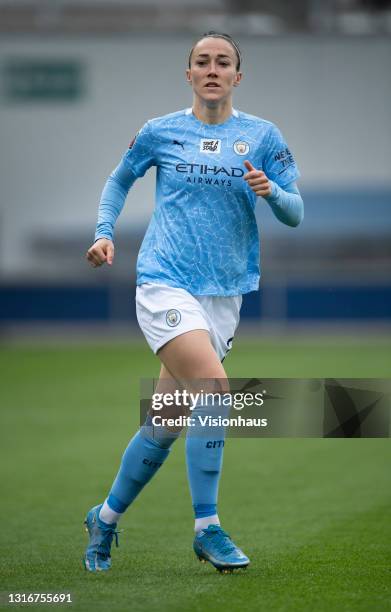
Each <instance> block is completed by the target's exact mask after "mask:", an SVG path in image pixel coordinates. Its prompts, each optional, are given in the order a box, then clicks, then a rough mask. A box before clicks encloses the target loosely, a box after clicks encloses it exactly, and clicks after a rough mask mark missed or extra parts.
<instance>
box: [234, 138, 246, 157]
mask: <svg viewBox="0 0 391 612" xmlns="http://www.w3.org/2000/svg"><path fill="white" fill-rule="evenodd" d="M249 150H250V145H249V144H248V142H245V141H244V140H237V141H236V142H234V151H235V153H237V154H238V155H247V153H248V152H249Z"/></svg>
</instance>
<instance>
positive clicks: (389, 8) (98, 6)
mask: <svg viewBox="0 0 391 612" xmlns="http://www.w3.org/2000/svg"><path fill="white" fill-rule="evenodd" d="M208 29H218V30H222V31H227V32H230V33H231V34H232V35H233V36H235V37H237V39H238V41H239V43H240V45H241V47H242V51H243V56H244V65H243V70H244V79H243V82H242V85H241V87H240V88H239V90H238V91H237V95H236V98H235V101H234V103H235V106H236V107H238V108H240V109H243V110H245V111H247V112H250V113H254V114H256V115H260V116H262V117H265V118H266V119H268V120H271V121H273V122H275V123H277V125H278V126H279V127H280V128H281V130H282V132H283V133H284V135H285V137H286V139H287V141H288V143H289V145H290V146H291V148H292V150H293V152H294V154H295V156H296V158H297V161H298V164H299V167H300V169H301V172H302V179H301V180H300V188H301V191H302V193H303V196H304V202H305V209H306V213H305V220H304V223H303V224H302V226H300V228H298V229H295V230H292V229H291V228H288V227H285V226H283V225H282V224H280V223H279V222H277V221H276V220H275V219H274V218H273V216H272V214H271V211H270V210H269V209H268V207H267V206H266V205H263V204H262V203H261V202H260V203H259V205H258V213H257V214H258V218H259V225H260V228H261V244H262V270H263V279H262V290H261V292H260V293H252V294H250V295H248V296H246V299H245V303H244V308H243V316H242V322H243V324H242V326H241V330H242V334H245V332H246V322H247V323H248V324H249V327H250V329H251V333H252V335H253V337H254V330H256V331H257V332H259V333H260V334H261V333H269V332H270V333H272V334H279V335H281V334H286V333H287V332H288V331H291V330H296V329H299V330H300V333H305V332H307V331H309V332H311V333H312V332H313V331H314V329H315V330H316V331H319V330H324V329H325V328H326V330H327V333H329V331H330V326H332V327H333V329H337V330H338V334H341V333H342V334H344V333H345V332H346V333H348V334H351V333H353V334H357V333H358V332H360V333H364V332H367V331H369V332H370V333H376V334H378V333H379V332H380V334H381V335H382V336H383V337H384V333H385V331H386V332H387V331H388V329H389V325H390V322H391V280H390V269H391V266H390V264H391V241H390V235H391V213H390V206H391V174H390V142H391V123H390V104H389V101H390V99H391V79H390V71H389V60H390V57H391V53H390V51H391V37H390V34H391V3H390V2H387V1H385V0H383V1H381V0H377V1H364V0H362V1H359V0H333V1H331V0H329V1H326V0H325V1H319V0H312V1H310V0H306V1H303V0H300V1H297V2H294V3H287V2H279V1H276V0H274V1H273V2H271V1H268V0H264V1H255V0H241V1H240V2H238V1H236V0H208V1H206V0H199V1H198V2H195V1H194V0H168V1H166V2H162V1H159V0H148V1H143V2H140V1H138V0H78V1H77V2H76V1H71V0H12V1H7V0H0V55H1V64H0V75H1V79H0V88H1V89H0V112H1V124H2V130H1V133H2V138H1V141H0V148H1V153H0V154H1V159H2V164H1V167H2V179H1V185H2V189H1V212H0V222H1V225H0V325H1V328H0V329H1V336H2V338H3V339H11V338H14V337H24V338H26V337H27V336H28V335H29V336H30V337H31V336H34V335H37V336H38V337H39V338H40V339H42V338H43V334H44V331H45V330H46V331H48V330H49V337H53V334H54V333H55V332H56V331H57V332H58V331H60V330H61V329H62V330H63V329H64V327H65V329H66V330H68V329H69V325H73V326H74V325H75V324H76V328H77V329H78V333H79V334H80V333H83V334H84V335H88V334H90V335H91V336H94V334H96V333H98V334H99V335H100V337H102V334H103V333H106V334H107V335H108V337H109V338H111V337H112V338H114V337H115V336H117V337H118V336H119V335H120V336H121V337H124V333H125V334H126V333H128V332H129V333H130V334H131V335H134V334H136V336H137V335H138V336H139V337H141V336H140V334H139V332H138V331H137V328H136V325H135V311H134V299H133V295H134V285H135V260H136V255H137V250H138V247H139V244H140V241H141V239H142V236H143V233H144V231H145V227H146V224H147V222H148V220H149V218H150V215H151V212H152V209H153V200H154V171H153V170H152V171H150V172H149V173H148V174H147V176H146V177H145V178H144V179H143V180H141V181H139V182H138V183H137V184H136V185H135V187H134V188H133V190H132V191H131V193H130V195H129V198H128V201H127V205H126V209H125V210H124V212H123V214H122V216H121V218H120V221H119V223H118V225H117V231H116V246H117V252H116V261H115V265H114V267H113V268H112V269H111V270H103V269H102V270H99V271H93V270H92V269H90V268H89V267H88V266H87V264H86V262H85V259H84V254H85V251H86V249H87V248H88V246H89V245H90V243H91V241H92V239H93V233H94V226H95V221H96V214H97V205H98V201H99V196H100V192H101V189H102V187H103V184H104V181H105V179H106V177H107V175H108V174H109V172H110V171H111V169H112V168H113V167H114V166H115V165H116V163H117V161H118V160H119V159H120V156H121V155H122V153H123V151H124V150H125V149H126V148H127V145H128V142H129V141H130V139H131V138H132V137H133V135H134V134H135V133H136V131H137V130H138V129H139V128H140V127H141V126H142V125H143V123H144V122H145V121H146V120H147V119H148V118H151V117H154V116H159V115H163V114H165V113H168V112H171V111H173V110H176V109H180V108H184V107H186V106H189V105H190V104H191V91H190V89H189V88H188V87H187V85H186V84H185V82H184V69H185V65H186V59H187V54H188V50H189V47H190V46H191V44H192V41H193V40H194V38H195V37H197V36H198V35H199V33H202V32H203V31H206V30H208ZM67 333H68V332H67Z"/></svg>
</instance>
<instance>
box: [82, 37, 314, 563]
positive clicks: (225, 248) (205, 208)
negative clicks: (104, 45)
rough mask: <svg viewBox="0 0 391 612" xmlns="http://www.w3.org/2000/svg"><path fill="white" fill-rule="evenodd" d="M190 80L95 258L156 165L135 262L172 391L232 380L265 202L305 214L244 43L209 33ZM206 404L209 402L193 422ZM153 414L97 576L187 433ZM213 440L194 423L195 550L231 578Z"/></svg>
mask: <svg viewBox="0 0 391 612" xmlns="http://www.w3.org/2000/svg"><path fill="white" fill-rule="evenodd" d="M186 78H187V82H188V83H189V84H190V85H191V87H192V90H193V104H192V107H191V108H188V109H186V110H181V111H178V112H174V113H171V114H169V115H165V116H163V117H159V118H157V119H152V120H150V121H147V123H146V124H145V125H144V127H143V128H142V129H141V130H140V131H139V133H138V134H137V136H136V137H135V138H134V139H133V141H132V142H131V144H130V147H129V150H128V151H127V152H126V153H125V154H124V156H123V158H122V160H121V162H120V164H119V165H118V167H117V168H116V169H115V170H114V171H113V172H112V174H111V175H110V177H109V179H108V180H107V182H106V185H105V187H104V190H103V193H102V197H101V202H100V206H99V216H98V224H97V229H96V235H95V242H94V244H93V245H92V246H91V248H90V249H89V250H88V252H87V259H88V261H89V262H90V264H91V265H92V266H93V267H98V266H101V265H102V264H104V263H107V264H108V265H112V263H113V258H114V244H113V230H114V225H115V222H116V220H117V218H118V215H119V214H120V212H121V210H122V207H123V205H124V202H125V199H126V196H127V193H128V191H129V188H130V187H131V186H132V184H133V183H134V181H135V180H136V179H137V178H139V177H142V176H144V174H145V172H146V171H147V170H148V168H150V167H151V166H156V168H157V178H156V182H157V185H156V207H155V210H154V213H153V215H152V219H151V221H150V223H149V226H148V229H147V231H146V234H145V237H144V240H143V243H142V245H141V249H140V252H139V256H138V261H137V291H136V310H137V318H138V322H139V324H140V327H141V329H142V331H143V333H144V335H145V337H146V340H147V342H148V344H149V346H150V347H151V349H152V350H153V351H154V353H156V354H157V356H158V357H159V359H160V361H161V370H160V379H159V387H160V390H165V391H167V389H170V388H177V386H178V384H177V381H180V380H190V379H191V380H195V379H198V380H200V379H201V380H218V381H224V380H226V373H225V371H224V367H223V365H222V361H223V359H224V357H225V356H226V354H227V352H228V351H229V350H230V348H231V343H232V340H233V337H234V335H235V331H236V328H237V326H238V323H239V313H240V307H241V302H242V295H243V294H244V293H247V292H249V291H255V290H257V289H258V286H259V238H258V229H257V224H256V219H255V214H254V209H255V205H256V200H257V196H260V197H262V198H263V199H264V200H265V201H266V202H267V204H268V205H269V206H270V207H271V208H272V211H273V213H274V215H275V216H276V217H277V219H278V220H279V221H281V222H282V223H285V224H286V225H289V226H292V227H295V226H297V225H298V224H299V223H300V222H301V220H302V218H303V202H302V199H301V196H300V193H299V191H298V189H297V186H296V182H295V181H296V179H297V178H298V176H299V172H298V169H297V166H296V163H295V160H294V158H293V156H292V154H291V152H290V151H289V149H288V146H287V144H286V142H285V141H284V139H283V137H282V135H281V133H280V131H279V130H278V129H277V127H276V126H275V125H274V124H272V123H270V122H269V121H265V120H264V119H261V118H259V117H255V116H253V115H249V114H246V113H244V112H241V111H238V110H235V109H234V108H233V107H232V95H233V90H234V88H235V87H238V86H239V84H240V81H241V78H242V73H241V53H240V50H239V47H238V45H237V44H236V42H235V41H234V40H233V39H232V38H231V37H230V36H228V35H226V34H219V33H216V32H208V33H206V34H204V35H203V36H202V37H201V38H200V39H199V40H198V41H197V42H196V44H195V45H194V46H193V48H192V49H191V52H190V56H189V64H188V69H187V70H186ZM207 408H208V407H207V406H204V405H202V403H200V405H197V406H196V407H195V408H194V411H193V413H194V414H193V417H194V416H195V415H197V413H198V414H200V415H201V414H205V411H206V410H207ZM150 419H151V417H150V416H149V417H148V418H147V421H146V423H145V425H144V426H142V427H141V428H140V429H139V430H138V432H137V433H136V435H135V436H134V437H133V438H132V440H131V441H130V443H129V445H128V447H127V448H126V450H125V452H124V455H123V457H122V461H121V465H120V468H119V471H118V474H117V476H116V478H115V480H114V482H113V484H112V487H111V490H110V492H109V494H108V496H107V498H106V499H105V501H104V502H103V504H99V505H98V506H95V507H94V508H92V509H91V510H90V511H89V512H88V514H87V517H86V527H87V530H88V532H89V536H90V540H89V544H88V547H87V550H86V553H85V557H84V564H85V567H86V569H87V570H89V571H92V572H94V571H102V570H108V569H109V568H110V566H111V556H110V551H111V544H112V540H113V536H114V535H116V525H117V522H118V520H119V519H120V517H121V516H122V515H123V513H124V512H125V511H126V510H127V508H128V507H129V506H130V505H131V504H132V502H133V501H134V499H135V498H136V497H137V495H138V494H139V493H140V492H141V490H142V489H143V487H144V486H145V485H146V484H147V483H148V482H149V481H150V480H151V478H152V477H153V476H154V475H155V473H156V472H157V471H158V469H159V468H160V467H161V465H162V464H163V463H164V461H165V460H166V458H167V457H168V455H169V452H170V447H171V445H172V444H173V443H174V441H175V440H176V438H177V437H178V435H179V433H180V431H176V430H174V429H169V428H166V427H164V426H160V427H153V428H152V427H151V421H150ZM152 432H153V433H152ZM210 436H213V440H210V439H208V434H207V435H206V436H205V435H203V436H198V435H194V434H193V435H192V432H191V431H190V428H189V431H188V433H187V438H186V462H187V474H188V480H189V487H190V491H191V497H192V502H193V508H194V514H195V539H194V544H193V547H194V551H195V553H196V555H197V556H198V557H199V558H200V559H201V560H203V561H209V562H210V563H212V564H213V565H214V566H215V567H216V568H217V569H218V570H220V571H232V569H235V568H240V567H246V566H247V565H248V564H249V559H248V557H247V556H246V555H245V554H244V553H243V552H242V551H241V550H240V549H239V548H238V547H237V546H236V545H235V544H234V542H233V541H232V540H231V538H230V536H229V535H228V534H227V533H226V532H225V531H223V529H222V528H221V526H220V520H219V517H218V513H217V494H218V485H219V479H220V474H221V469H222V456H223V446H224V430H223V429H220V431H219V432H217V433H216V431H214V432H213V433H211V434H210ZM210 436H209V438H210ZM216 440H217V441H216Z"/></svg>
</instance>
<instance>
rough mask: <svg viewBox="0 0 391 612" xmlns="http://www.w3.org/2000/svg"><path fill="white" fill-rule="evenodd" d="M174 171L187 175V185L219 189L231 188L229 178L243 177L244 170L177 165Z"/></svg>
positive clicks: (204, 165)
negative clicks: (217, 187)
mask: <svg viewBox="0 0 391 612" xmlns="http://www.w3.org/2000/svg"><path fill="white" fill-rule="evenodd" d="M175 169H176V171H177V172H181V173H183V174H185V175H187V176H186V182H187V183H197V184H201V183H203V184H205V185H219V186H220V187H232V181H231V178H230V177H235V178H236V177H238V178H240V177H242V176H243V175H244V170H242V169H241V168H233V167H231V168H224V166H208V164H177V165H176V166H175Z"/></svg>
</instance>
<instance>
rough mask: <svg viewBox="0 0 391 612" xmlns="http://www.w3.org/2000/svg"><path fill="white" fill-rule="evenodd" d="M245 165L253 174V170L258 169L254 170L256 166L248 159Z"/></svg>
mask: <svg viewBox="0 0 391 612" xmlns="http://www.w3.org/2000/svg"><path fill="white" fill-rule="evenodd" d="M243 163H244V165H245V166H246V168H247V170H248V171H249V172H251V171H252V170H256V168H254V166H253V165H252V163H251V162H250V161H249V160H248V159H245V160H244V162H243Z"/></svg>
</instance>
